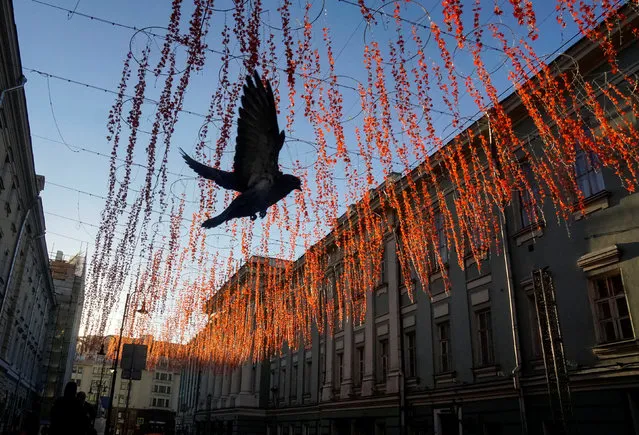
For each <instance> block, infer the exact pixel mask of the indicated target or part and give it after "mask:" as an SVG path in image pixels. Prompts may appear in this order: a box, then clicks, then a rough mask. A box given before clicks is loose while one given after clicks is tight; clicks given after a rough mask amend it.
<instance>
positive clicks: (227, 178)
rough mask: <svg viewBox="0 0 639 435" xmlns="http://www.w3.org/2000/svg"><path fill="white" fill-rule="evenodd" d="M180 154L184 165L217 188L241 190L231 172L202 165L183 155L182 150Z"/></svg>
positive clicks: (185, 154)
mask: <svg viewBox="0 0 639 435" xmlns="http://www.w3.org/2000/svg"><path fill="white" fill-rule="evenodd" d="M180 152H181V153H182V158H183V159H184V161H185V162H186V164H187V165H189V167H190V168H191V169H193V170H194V171H195V172H196V173H197V174H198V175H200V176H201V177H204V178H206V179H209V180H212V181H214V182H215V183H216V184H217V185H218V186H220V187H222V188H224V189H228V190H236V191H238V192H241V191H242V190H243V189H242V187H241V186H240V185H239V183H238V181H237V177H236V176H235V174H234V173H233V172H227V171H223V170H221V169H216V168H212V167H211V166H206V165H203V164H202V163H200V162H198V161H197V160H195V159H193V158H192V157H191V156H189V155H188V154H187V153H185V152H184V150H183V149H182V148H180Z"/></svg>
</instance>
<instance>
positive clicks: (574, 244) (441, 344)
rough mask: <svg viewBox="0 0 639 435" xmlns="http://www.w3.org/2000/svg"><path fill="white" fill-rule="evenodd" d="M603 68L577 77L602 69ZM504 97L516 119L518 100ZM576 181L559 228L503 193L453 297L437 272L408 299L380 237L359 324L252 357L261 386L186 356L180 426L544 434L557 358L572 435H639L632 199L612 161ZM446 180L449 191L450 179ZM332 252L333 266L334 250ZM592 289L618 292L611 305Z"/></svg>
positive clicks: (524, 133)
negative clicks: (581, 196)
mask: <svg viewBox="0 0 639 435" xmlns="http://www.w3.org/2000/svg"><path fill="white" fill-rule="evenodd" d="M633 16H635V15H633ZM635 19H636V16H635ZM638 51H639V47H638V46H637V43H636V41H630V42H629V43H628V45H627V46H626V47H625V48H624V49H623V50H622V52H621V55H620V58H619V62H620V64H622V65H623V66H624V67H625V68H626V71H630V72H636V71H637V70H639V62H637V59H638V58H639V57H638V56H637V54H638ZM597 53H598V52H597V49H596V48H594V46H593V45H592V44H591V43H590V42H588V41H586V40H582V41H580V42H578V43H577V44H576V45H575V46H573V47H572V48H571V49H570V52H569V56H571V57H572V58H575V59H579V61H580V62H581V61H582V60H584V63H586V64H590V65H591V66H592V64H596V63H597V62H600V61H601V59H602V58H601V57H599V58H598V57H597V56H599V55H598V54H597ZM597 59H599V61H597ZM606 68H607V67H605V66H599V67H595V68H592V69H591V70H589V71H582V73H586V72H587V74H586V77H587V78H588V79H589V80H597V79H598V78H601V77H605V78H606V79H611V77H610V75H609V74H607V75H605V76H604V74H603V73H604V72H605V71H606ZM505 107H511V109H512V113H513V114H514V113H515V109H516V108H517V101H516V98H514V97H511V98H510V99H508V100H507V101H506V102H505ZM513 121H514V122H516V124H515V125H516V131H517V133H518V134H519V135H520V136H521V137H522V138H526V139H530V141H528V140H526V143H529V146H530V147H532V150H533V152H534V153H535V154H537V155H539V153H542V152H543V148H544V147H543V144H541V143H539V141H538V138H536V136H535V130H534V126H533V124H532V122H531V121H530V119H526V118H522V117H519V118H516V117H515V115H513ZM628 121H630V122H634V123H635V125H636V124H637V122H638V120H636V119H629V120H628ZM522 157H523V154H522ZM522 164H525V162H524V161H522ZM569 169H570V170H573V169H574V168H569ZM586 179H588V180H589V182H590V183H591V184H592V185H596V188H592V189H591V192H590V193H592V195H590V194H586V196H587V200H586V204H585V209H584V211H581V210H579V209H578V208H575V213H574V214H573V216H572V219H571V220H570V222H569V226H566V225H559V224H558V223H557V219H556V218H555V211H554V210H553V208H552V206H551V204H548V203H545V204H542V205H541V206H542V211H543V213H540V215H539V218H538V219H536V220H535V221H534V222H532V223H530V222H526V219H525V217H524V216H522V203H521V198H520V196H519V194H518V193H517V192H514V196H513V199H512V202H511V204H510V205H509V206H508V207H507V208H506V210H505V220H504V221H502V222H500V225H501V227H502V228H503V230H504V234H505V239H504V240H496V241H495V245H494V246H493V247H492V248H491V250H490V252H489V253H488V255H487V258H485V260H484V261H483V264H482V267H481V269H479V268H478V267H477V265H476V264H475V260H474V259H473V258H471V257H466V258H465V259H464V265H465V267H464V268H462V267H460V265H459V264H458V263H457V261H456V253H455V252H448V255H447V257H448V258H449V261H448V262H447V265H446V268H447V271H448V274H449V278H450V282H451V287H452V288H451V291H450V293H448V292H446V291H444V287H443V284H442V281H441V275H440V274H438V273H436V272H435V273H433V274H432V276H431V277H430V283H429V288H430V293H427V292H424V291H422V289H421V287H422V285H421V284H420V283H419V282H417V283H416V284H417V291H416V292H415V295H414V296H415V297H414V300H413V301H411V300H410V299H409V298H408V295H407V294H406V290H405V288H403V286H402V285H401V284H402V283H401V282H400V279H399V278H400V274H398V262H397V258H396V254H395V250H396V249H395V248H396V242H397V237H396V236H395V234H393V233H389V234H387V236H386V238H385V243H384V247H385V249H384V252H383V253H380V254H379V255H383V258H384V267H385V269H384V273H383V278H382V277H380V281H381V283H380V285H379V286H378V287H377V288H376V289H375V290H374V291H373V293H372V294H371V295H370V297H368V299H367V304H368V305H367V313H366V318H365V321H364V323H363V324H362V325H352V324H350V323H349V322H346V324H345V325H344V326H343V328H342V329H339V328H338V329H337V330H336V331H335V334H334V335H332V336H331V335H330V334H326V335H322V336H320V335H319V334H317V333H315V334H314V335H313V339H312V343H310V345H309V346H308V348H307V349H306V350H300V351H297V352H291V351H290V350H289V349H288V348H287V347H286V346H285V347H284V349H283V353H282V356H281V357H276V358H273V359H271V360H269V361H265V362H263V363H261V364H257V365H255V367H256V368H257V371H256V372H257V373H259V376H260V379H259V381H257V380H256V379H255V378H254V377H252V376H251V373H252V371H251V369H252V367H253V366H254V365H253V364H245V365H244V366H242V367H240V368H238V369H235V370H232V371H221V370H220V369H219V368H205V367H202V366H198V365H197V364H195V363H193V364H191V365H190V366H189V367H187V368H186V369H185V371H184V372H183V376H184V377H185V379H187V382H185V384H184V385H183V389H182V391H181V400H183V403H184V404H185V405H186V406H185V408H184V418H183V420H182V423H183V430H184V432H185V433H246V434H265V433H271V434H275V433H277V434H278V435H288V434H290V435H293V434H320V433H322V434H328V433H332V434H334V433H337V434H359V433H366V434H372V433H376V434H381V433H388V434H394V433H405V432H401V431H402V428H404V427H405V428H406V429H407V431H408V433H411V434H413V433H414V434H426V433H428V434H432V433H435V434H441V435H448V434H462V433H463V434H485V433H490V434H510V433H522V430H523V426H524V424H526V425H527V427H528V433H529V434H541V433H551V431H552V429H551V428H552V426H553V424H554V423H553V421H555V420H559V419H558V418H557V416H558V412H559V407H558V406H556V405H551V402H550V401H549V397H553V398H554V397H556V396H555V395H554V393H553V394H550V395H549V385H554V382H553V381H552V377H553V376H554V374H553V373H554V371H553V370H547V369H546V366H545V364H554V362H555V361H558V364H559V365H558V366H562V367H565V370H566V371H567V376H568V382H567V383H565V384H564V383H560V381H558V382H557V385H560V384H561V385H564V386H567V389H565V390H564V389H561V391H562V392H564V391H567V393H566V395H562V396H561V400H562V403H564V404H566V409H567V411H566V421H567V424H568V425H569V426H570V427H571V430H572V432H571V433H579V434H598V433H619V434H630V433H636V432H637V431H639V418H638V417H639V405H638V403H639V344H638V341H637V332H636V331H638V330H639V329H638V328H639V323H637V322H639V320H637V319H639V242H638V241H639V226H637V223H636V222H637V216H639V194H629V193H628V192H627V191H626V190H625V189H624V188H623V186H622V185H621V184H620V182H619V180H618V179H617V177H616V176H615V174H614V173H613V171H612V170H609V169H603V170H602V171H597V170H595V171H593V172H592V173H587V174H586ZM582 180H583V179H582ZM531 181H533V180H531ZM584 189H585V187H584ZM445 190H446V192H447V200H448V201H452V193H453V186H448V187H447V188H445ZM453 209H454V208H453V207H452V206H451V210H453ZM389 213H392V211H389ZM524 224H525V225H524ZM333 261H334V263H333V264H332V265H331V268H338V267H339V262H340V259H339V256H335V257H334V258H333ZM331 268H329V271H328V273H329V274H330V273H331ZM540 270H545V271H546V272H548V273H549V281H548V282H546V284H548V285H550V284H551V285H553V286H554V293H553V292H550V291H549V292H548V295H553V297H554V298H555V299H556V304H555V305H553V304H551V303H550V302H549V303H548V305H547V306H548V310H549V311H548V312H551V311H552V309H553V307H555V306H556V311H557V317H558V323H559V331H560V334H559V335H553V338H552V340H553V343H554V344H555V349H558V350H559V351H561V349H563V352H564V357H563V358H560V357H559V356H558V357H556V358H554V359H553V358H549V359H548V358H547V359H544V357H543V352H544V342H545V343H549V340H550V339H548V340H542V339H540V338H539V336H540V331H542V330H543V331H550V332H548V333H549V334H551V333H552V334H555V333H554V332H552V331H551V329H552V328H550V327H546V326H547V324H546V323H545V322H543V321H540V317H539V316H540V314H539V312H538V309H540V306H539V305H538V304H539V303H538V302H535V295H539V294H542V293H540V292H541V291H542V290H540V289H541V287H540V285H539V284H537V285H535V280H534V279H533V273H537V272H538V271H540ZM549 283H550V284H549ZM546 284H544V285H546ZM602 286H603V287H602ZM606 286H607V287H606ZM604 287H605V289H607V290H606V291H609V292H612V293H614V294H613V295H612V296H611V294H608V299H605V298H604V299H602V296H601V294H602V293H601V292H602V291H603V290H602V289H604ZM545 288H551V287H545ZM544 294H545V293H544ZM510 295H512V303H511V298H510ZM549 297H550V296H549ZM511 306H512V308H513V310H514V319H513V317H511ZM626 307H627V309H626ZM541 308H543V310H544V312H546V311H545V307H543V306H541ZM628 313H629V314H628ZM541 315H544V314H543V313H542V314H541ZM446 349H448V351H445V350H446ZM360 355H362V357H360ZM413 355H414V356H413ZM557 355H559V354H557ZM446 356H447V357H446ZM360 360H361V361H362V365H363V368H362V369H360ZM307 362H308V363H307ZM340 362H341V364H340ZM549 368H550V366H549ZM384 370H385V371H386V372H385V373H384ZM360 372H361V375H360ZM547 375H549V376H550V379H551V381H548V378H547ZM247 377H248V379H249V380H250V381H245V380H246V379H247ZM243 394H245V395H246V396H245V397H246V400H243ZM562 394H563V393H562ZM209 397H210V400H209ZM553 400H555V399H553ZM553 403H554V402H553ZM229 428H230V432H224V431H227V430H229Z"/></svg>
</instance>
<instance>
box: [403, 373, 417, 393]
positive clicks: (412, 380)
mask: <svg viewBox="0 0 639 435" xmlns="http://www.w3.org/2000/svg"><path fill="white" fill-rule="evenodd" d="M418 385H419V377H417V376H411V377H407V378H406V387H407V388H408V389H411V390H415V389H417V386H418Z"/></svg>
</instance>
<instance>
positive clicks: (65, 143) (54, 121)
mask: <svg viewBox="0 0 639 435" xmlns="http://www.w3.org/2000/svg"><path fill="white" fill-rule="evenodd" d="M78 3H79V0H78ZM47 91H48V93H49V107H51V117H52V118H53V123H54V124H55V129H56V130H58V136H60V140H61V141H62V143H63V144H64V145H65V146H66V147H67V148H68V149H69V150H70V151H72V152H74V153H77V152H79V151H78V150H74V149H73V148H71V147H70V146H69V144H68V143H67V142H66V141H65V140H64V137H63V136H62V132H61V131H60V126H59V125H58V120H57V119H56V117H55V111H54V110H53V99H52V98H51V84H50V83H49V77H47Z"/></svg>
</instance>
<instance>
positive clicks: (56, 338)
mask: <svg viewBox="0 0 639 435" xmlns="http://www.w3.org/2000/svg"><path fill="white" fill-rule="evenodd" d="M85 273H86V266H85V259H84V257H83V256H80V255H75V256H73V257H71V258H70V259H68V260H64V254H63V253H62V251H58V252H57V253H56V257H55V259H53V260H51V275H52V277H53V283H54V285H55V295H56V300H57V303H58V304H57V306H56V309H55V317H54V322H55V323H54V325H53V327H52V328H50V330H49V334H48V340H49V349H48V350H49V354H48V355H47V360H46V361H47V363H46V364H47V365H46V380H45V386H44V398H45V401H46V403H47V404H51V403H52V400H53V399H54V398H56V397H59V396H61V395H62V393H63V391H64V386H65V384H66V383H67V382H68V381H70V380H71V371H72V367H73V360H74V358H75V349H76V343H77V340H78V331H79V330H80V321H81V316H82V304H83V303H84V280H85ZM47 409H48V407H47Z"/></svg>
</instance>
